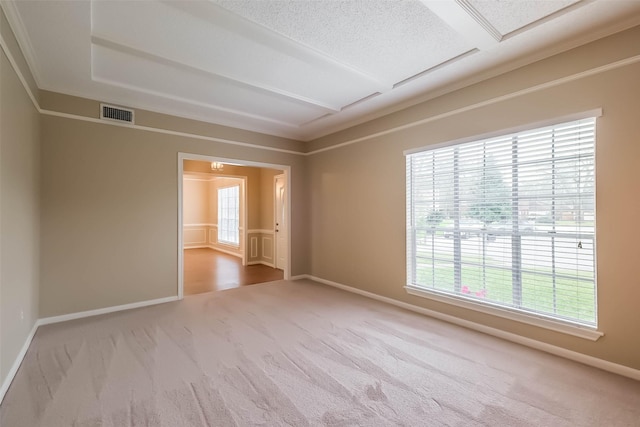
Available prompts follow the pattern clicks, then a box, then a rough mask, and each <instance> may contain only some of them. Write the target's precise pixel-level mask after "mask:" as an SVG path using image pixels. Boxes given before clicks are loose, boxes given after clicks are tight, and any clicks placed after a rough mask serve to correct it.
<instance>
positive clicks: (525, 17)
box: [2, 0, 640, 140]
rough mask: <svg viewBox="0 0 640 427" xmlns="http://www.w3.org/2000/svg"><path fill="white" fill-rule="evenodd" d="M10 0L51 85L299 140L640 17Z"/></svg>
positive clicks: (586, 7)
mask: <svg viewBox="0 0 640 427" xmlns="http://www.w3.org/2000/svg"><path fill="white" fill-rule="evenodd" d="M2 6H3V9H4V10H5V13H6V14H7V18H8V19H9V21H10V23H11V26H12V28H13V29H14V32H15V33H16V36H17V38H18V41H19V43H20V45H21V48H22V50H23V51H24V53H25V56H26V58H27V61H28V62H29V65H30V67H31V69H32V72H33V73H34V77H35V78H36V81H37V83H38V86H39V87H40V88H41V89H45V90H50V91H55V92H61V93H66V94H70V95H76V96H82V97H87V98H92V99H97V100H100V101H105V102H111V103H116V104H118V105H122V106H126V107H133V108H143V109H148V110H152V111H158V112H163V113H168V114H173V115H176V116H181V117H188V118H193V119H197V120H204V121H208V122H212V123H219V124H223V125H228V126H234V127H238V128H242V129H248V130H254V131H259V132H264V133H268V134H272V135H279V136H285V137H290V138H295V139H300V140H310V139H313V138H316V137H319V136H322V135H326V134H328V133H331V132H334V131H336V130H340V129H343V128H346V127H348V126H351V125H353V124H356V123H360V122H363V121H365V120H370V119H371V118H373V117H376V116H379V115H382V114H385V113H388V112H390V111H393V110H394V109H398V108H401V107H405V106H408V105H410V104H412V103H415V102H418V101H419V100H423V99H427V98H428V97H431V96H435V95H436V94H442V93H444V92H446V91H447V90H451V89H453V88H455V87H459V86H460V85H463V84H468V83H471V82H472V81H474V80H478V79H479V78H480V77H479V76H482V77H483V78H487V77H489V76H491V75H497V74H498V73H500V72H504V71H506V70H508V69H509V68H514V67H516V66H519V65H523V64H525V63H527V62H531V61H533V60H537V59H541V58H543V57H545V56H548V55H551V54H554V53H557V52H559V51H562V50H565V49H567V48H570V47H573V46H577V45H579V44H582V43H585V42H587V41H590V40H593V39H596V38H598V37H602V36H604V35H607V34H611V33H613V32H616V31H620V30H622V29H625V28H628V27H630V26H633V25H637V24H640V1H638V0H628V1H627V0H591V1H589V0H582V1H580V0H326V1H325V0H315V1H314V0H261V1H258V0H198V1H195V0H194V1H187V0H184V1H151V0H147V1H105V0H100V1H89V0H86V1H53V0H48V1H26V0H19V1H15V2H7V1H4V0H3V1H2Z"/></svg>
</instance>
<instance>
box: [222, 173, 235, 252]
mask: <svg viewBox="0 0 640 427" xmlns="http://www.w3.org/2000/svg"><path fill="white" fill-rule="evenodd" d="M239 190H240V186H239V185H236V186H233V187H227V188H219V189H218V241H219V242H221V243H225V244H230V245H234V246H238V245H239V244H240V230H239V224H240V208H239V206H240V197H239V194H240V192H239Z"/></svg>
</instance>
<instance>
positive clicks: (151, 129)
mask: <svg viewBox="0 0 640 427" xmlns="http://www.w3.org/2000/svg"><path fill="white" fill-rule="evenodd" d="M39 111H40V113H42V114H44V115H47V116H54V117H63V118H66V119H72V120H80V121H85V122H91V123H100V124H103V125H107V126H120V127H127V128H132V129H137V130H144V131H147V132H155V133H161V134H165V135H172V136H181V137H185V138H193V139H200V140H204V141H211V142H220V143H223V144H230V145H237V146H241V147H248V148H255V149H258V150H267V151H277V152H280V153H287V154H295V155H298V156H305V155H306V154H305V153H301V152H299V151H293V150H286V149H284V148H276V147H268V146H265V145H258V144H251V143H249V142H242V141H235V140H231V139H224V138H216V137H213V136H205V135H199V134H195V133H188V132H179V131H173V130H167V129H160V128H154V127H150V126H141V125H131V124H127V123H118V122H113V121H106V120H100V119H96V118H93V117H86V116H78V115H76V114H69V113H60V112H57V111H51V110H42V109H40V110H39Z"/></svg>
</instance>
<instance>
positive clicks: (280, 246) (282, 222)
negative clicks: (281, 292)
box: [275, 175, 287, 270]
mask: <svg viewBox="0 0 640 427" xmlns="http://www.w3.org/2000/svg"><path fill="white" fill-rule="evenodd" d="M275 189H276V194H275V198H276V200H275V207H276V215H275V217H276V227H275V230H276V268H279V269H281V270H284V269H285V268H286V265H287V223H286V221H287V215H286V200H287V199H286V191H287V190H286V180H285V177H284V175H276V176H275Z"/></svg>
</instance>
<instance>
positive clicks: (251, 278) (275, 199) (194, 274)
mask: <svg viewBox="0 0 640 427" xmlns="http://www.w3.org/2000/svg"><path fill="white" fill-rule="evenodd" d="M289 188H290V167H289V166H284V165H275V164H268V163H260V162H250V161H244V160H237V159H227V158H220V157H213V156H204V155H197V154H188V153H178V297H179V298H182V297H183V296H184V295H189V294H193V293H201V292H208V291H214V290H222V289H228V288H232V287H237V286H244V285H248V284H254V283H262V282H266V281H273V280H279V279H283V278H284V279H289V278H290V277H291V273H290V258H291V255H290V254H291V250H290V241H291V233H290V211H291V210H290V203H289V197H290V196H289V191H288V189H289Z"/></svg>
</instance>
